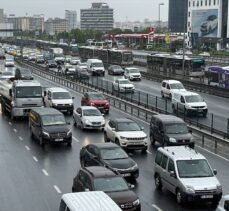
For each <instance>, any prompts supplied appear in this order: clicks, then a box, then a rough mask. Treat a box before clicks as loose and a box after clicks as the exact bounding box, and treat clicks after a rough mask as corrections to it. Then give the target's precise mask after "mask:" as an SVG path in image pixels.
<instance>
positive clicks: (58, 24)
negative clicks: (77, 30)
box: [45, 18, 67, 35]
mask: <svg viewBox="0 0 229 211" xmlns="http://www.w3.org/2000/svg"><path fill="white" fill-rule="evenodd" d="M66 31H67V21H66V19H61V18H55V19H52V18H49V19H48V20H47V21H45V32H46V33H47V34H50V35H54V34H57V33H60V32H66Z"/></svg>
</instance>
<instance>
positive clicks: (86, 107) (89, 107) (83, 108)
mask: <svg viewBox="0 0 229 211" xmlns="http://www.w3.org/2000/svg"><path fill="white" fill-rule="evenodd" d="M80 108H81V109H82V110H87V109H93V110H98V109H97V108H96V107H94V106H80Z"/></svg>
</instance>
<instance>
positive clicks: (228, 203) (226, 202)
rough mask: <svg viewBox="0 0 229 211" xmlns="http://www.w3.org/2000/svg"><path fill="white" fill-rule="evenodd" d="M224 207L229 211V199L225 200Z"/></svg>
mask: <svg viewBox="0 0 229 211" xmlns="http://www.w3.org/2000/svg"><path fill="white" fill-rule="evenodd" d="M224 209H225V210H226V211H229V200H226V201H225V202H224Z"/></svg>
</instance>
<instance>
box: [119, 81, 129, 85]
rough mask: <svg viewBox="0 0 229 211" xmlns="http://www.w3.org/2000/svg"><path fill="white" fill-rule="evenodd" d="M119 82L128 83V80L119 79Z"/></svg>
mask: <svg viewBox="0 0 229 211" xmlns="http://www.w3.org/2000/svg"><path fill="white" fill-rule="evenodd" d="M119 83H120V84H129V83H130V82H129V81H128V80H120V81H119Z"/></svg>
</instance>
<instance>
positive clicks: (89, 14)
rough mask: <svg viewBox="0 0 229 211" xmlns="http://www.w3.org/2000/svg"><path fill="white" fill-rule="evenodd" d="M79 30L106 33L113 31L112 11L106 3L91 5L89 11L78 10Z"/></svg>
mask: <svg viewBox="0 0 229 211" xmlns="http://www.w3.org/2000/svg"><path fill="white" fill-rule="evenodd" d="M80 23H81V29H93V30H99V31H102V32H108V31H110V30H112V29H113V25H114V11H113V9H112V8H109V6H108V4H106V3H102V2H99V3H92V7H91V8H89V9H81V10H80Z"/></svg>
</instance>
